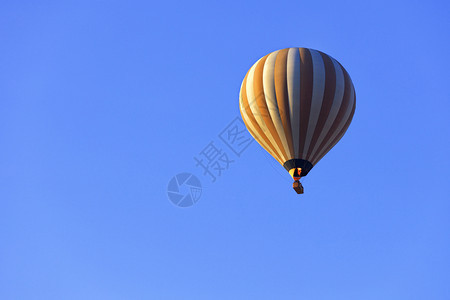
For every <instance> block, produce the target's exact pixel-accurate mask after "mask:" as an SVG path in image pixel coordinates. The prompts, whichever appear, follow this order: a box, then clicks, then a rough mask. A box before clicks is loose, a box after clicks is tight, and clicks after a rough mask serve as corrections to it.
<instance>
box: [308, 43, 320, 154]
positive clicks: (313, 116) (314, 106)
mask: <svg viewBox="0 0 450 300" xmlns="http://www.w3.org/2000/svg"><path fill="white" fill-rule="evenodd" d="M310 53H311V57H312V61H313V93H312V98H311V111H310V112H309V122H308V129H307V131H306V138H305V148H304V149H303V156H304V157H305V158H306V156H307V154H308V151H309V146H310V144H311V140H312V137H313V134H314V130H315V128H316V124H317V120H318V119H319V114H320V110H321V107H322V100H323V93H324V89H325V66H324V63H323V60H322V56H321V55H320V53H319V52H318V51H316V50H310Z"/></svg>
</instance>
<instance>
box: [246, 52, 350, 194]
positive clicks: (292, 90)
mask: <svg viewBox="0 0 450 300" xmlns="http://www.w3.org/2000/svg"><path fill="white" fill-rule="evenodd" d="M355 100H356V97H355V89H354V87H353V83H352V80H351V79H350V76H349V75H348V73H347V71H346V70H345V69H344V68H343V67H342V65H341V64H340V63H339V62H338V61H336V60H335V59H334V58H332V57H331V56H329V55H327V54H325V53H323V52H320V51H317V50H313V49H307V48H287V49H282V50H278V51H275V52H272V53H270V54H268V55H266V56H264V57H262V58H261V59H259V60H258V61H257V62H256V63H255V64H254V65H253V66H252V67H251V68H250V70H249V71H248V72H247V75H246V76H245V78H244V80H243V82H242V85H241V91H240V96H239V104H240V111H241V114H242V118H243V120H244V122H245V125H246V126H247V129H248V130H249V132H250V133H251V134H252V136H253V137H254V138H255V139H256V140H257V141H258V143H259V144H260V145H261V146H262V147H264V149H266V150H267V151H268V152H269V153H270V154H271V155H272V156H273V157H274V158H275V159H276V160H277V161H278V162H279V163H280V164H282V165H283V166H284V167H285V168H286V170H287V171H289V173H290V174H291V175H292V176H293V177H294V179H295V180H296V181H298V179H299V178H300V177H301V176H306V175H307V174H308V172H309V171H310V170H311V169H312V167H313V166H314V165H315V164H316V163H317V162H318V161H319V160H320V159H321V158H322V157H324V156H325V154H327V152H328V151H330V149H331V148H332V147H333V146H334V145H336V143H337V142H338V141H339V140H340V139H341V138H342V136H343V135H344V133H345V132H346V130H347V128H348V126H349V125H350V122H351V120H352V118H353V114H354V112H355V107H356V101H355ZM294 173H295V174H294ZM297 173H298V174H297ZM294 188H295V187H294Z"/></svg>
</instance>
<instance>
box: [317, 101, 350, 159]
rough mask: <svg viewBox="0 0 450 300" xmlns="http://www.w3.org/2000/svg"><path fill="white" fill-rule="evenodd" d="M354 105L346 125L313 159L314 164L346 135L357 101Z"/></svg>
mask: <svg viewBox="0 0 450 300" xmlns="http://www.w3.org/2000/svg"><path fill="white" fill-rule="evenodd" d="M353 99H354V97H353ZM352 106H353V108H352V110H351V111H350V114H349V116H348V118H347V122H346V123H345V125H344V126H343V128H342V129H341V131H340V132H339V134H338V135H337V136H336V137H335V138H334V139H333V141H332V142H331V144H330V145H329V146H328V147H327V148H326V149H324V151H323V152H322V153H321V155H320V156H318V157H317V158H316V159H315V160H314V161H313V164H316V163H317V162H318V161H319V160H321V159H322V158H323V157H324V156H325V155H326V154H327V153H328V152H329V151H330V150H331V149H332V148H333V147H334V146H335V145H336V144H337V143H338V142H339V141H340V140H341V138H342V137H343V136H344V134H345V132H346V131H347V129H348V127H349V126H350V123H351V122H352V120H353V115H354V114H355V109H356V103H355V102H353V105H352Z"/></svg>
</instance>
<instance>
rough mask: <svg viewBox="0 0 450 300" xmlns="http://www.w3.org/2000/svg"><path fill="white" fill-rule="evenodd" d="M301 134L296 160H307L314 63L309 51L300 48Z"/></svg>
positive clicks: (298, 137)
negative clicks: (306, 149)
mask: <svg viewBox="0 0 450 300" xmlns="http://www.w3.org/2000/svg"><path fill="white" fill-rule="evenodd" d="M300 57H301V64H300V73H301V74H302V75H301V77H300V133H299V136H297V137H295V138H297V139H299V151H297V153H296V158H300V159H305V155H306V153H304V152H303V149H304V148H305V144H306V134H307V129H308V123H309V113H310V111H311V101H312V94H313V63H312V56H311V53H310V51H309V49H306V48H300Z"/></svg>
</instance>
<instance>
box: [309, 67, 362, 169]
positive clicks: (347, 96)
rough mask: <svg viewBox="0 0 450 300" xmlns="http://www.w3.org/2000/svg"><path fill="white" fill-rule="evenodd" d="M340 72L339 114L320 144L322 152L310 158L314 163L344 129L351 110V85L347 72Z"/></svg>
mask: <svg viewBox="0 0 450 300" xmlns="http://www.w3.org/2000/svg"><path fill="white" fill-rule="evenodd" d="M341 68H342V66H341ZM342 71H343V73H344V78H345V91H344V99H343V101H342V105H341V108H340V109H339V113H338V115H337V117H336V120H335V121H334V123H333V126H332V127H331V130H330V132H329V133H328V134H327V136H326V137H325V140H324V141H323V142H322V144H323V146H321V147H320V148H321V149H322V150H321V151H320V152H319V154H316V156H315V157H313V158H312V160H313V161H316V162H318V161H319V160H320V159H321V158H322V157H323V156H324V155H325V151H326V149H327V148H328V147H329V145H330V144H331V142H332V141H333V140H334V138H335V137H336V136H337V135H338V134H339V132H340V131H341V129H342V127H344V125H345V123H346V122H347V118H348V116H349V114H350V112H351V110H352V106H351V105H352V103H351V102H352V101H353V100H354V93H353V88H352V86H353V85H352V82H351V79H350V76H349V75H348V73H347V71H345V69H344V68H342Z"/></svg>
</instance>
